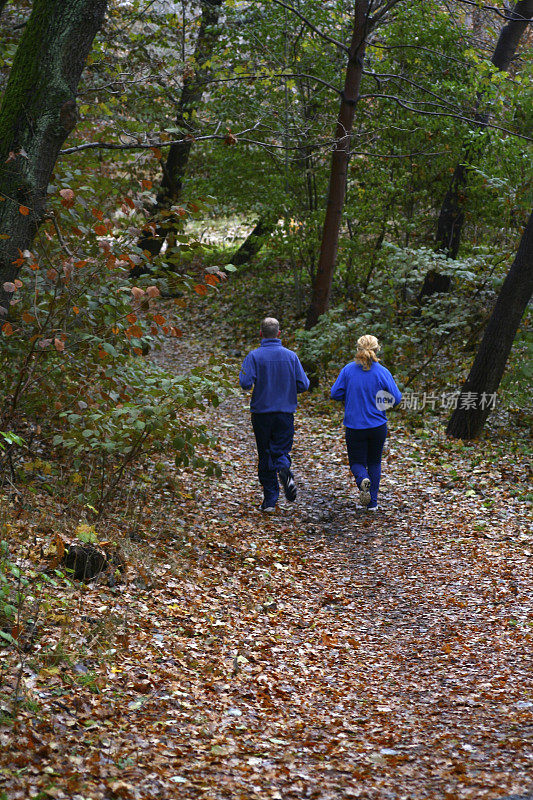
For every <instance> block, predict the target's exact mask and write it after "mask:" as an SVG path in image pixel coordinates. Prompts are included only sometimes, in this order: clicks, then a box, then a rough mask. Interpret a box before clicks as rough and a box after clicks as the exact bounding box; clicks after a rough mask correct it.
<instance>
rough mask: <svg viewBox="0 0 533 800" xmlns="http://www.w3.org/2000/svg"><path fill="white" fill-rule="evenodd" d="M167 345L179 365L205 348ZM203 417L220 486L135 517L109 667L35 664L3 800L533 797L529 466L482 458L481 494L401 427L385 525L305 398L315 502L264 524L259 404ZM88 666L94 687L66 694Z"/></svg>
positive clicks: (106, 609)
mask: <svg viewBox="0 0 533 800" xmlns="http://www.w3.org/2000/svg"><path fill="white" fill-rule="evenodd" d="M172 346H173V347H175V348H176V350H175V352H174V353H172V352H167V353H166V354H165V358H166V359H167V361H168V362H169V363H170V364H172V363H173V361H174V362H175V363H176V364H179V365H180V366H181V367H183V365H184V363H186V362H187V361H188V362H189V363H190V364H193V363H198V360H199V359H201V357H202V356H201V353H200V351H199V350H196V349H195V348H194V346H193V345H192V344H190V340H189V344H187V338H186V337H185V338H184V340H180V341H179V342H175V343H174V344H173V345H172ZM187 348H189V351H187ZM235 366H236V368H237V362H235ZM206 416H207V418H208V420H209V423H208V424H209V426H210V427H211V428H212V429H213V430H215V429H216V432H217V433H218V434H219V437H220V441H219V450H218V453H217V460H218V461H219V463H220V464H221V466H222V467H223V477H222V478H221V479H220V480H218V481H214V480H213V479H205V478H202V479H199V478H197V477H196V478H193V477H192V476H190V475H189V476H184V477H183V479H182V480H183V481H184V482H183V483H181V484H180V491H178V492H176V491H173V490H172V489H169V490H168V491H167V490H165V491H162V493H161V494H160V495H159V496H158V497H155V498H154V500H153V502H152V503H150V504H147V506H146V507H145V508H144V510H143V513H142V515H141V516H140V517H139V520H138V526H139V531H140V533H139V534H138V536H137V539H141V541H140V542H139V543H138V544H137V545H136V546H135V547H136V553H137V555H136V557H137V558H138V561H137V562H136V563H137V567H136V569H135V571H134V574H133V572H132V574H130V576H129V579H128V580H127V581H125V582H124V583H123V584H122V585H119V586H116V587H111V588H109V587H103V586H102V587H98V588H97V589H91V590H89V591H88V592H87V593H86V594H85V596H84V604H85V608H84V616H85V618H86V617H87V615H89V617H91V615H92V618H93V621H94V620H96V621H97V618H98V616H99V614H100V615H101V614H106V615H108V617H107V619H109V620H112V621H113V620H114V624H115V628H116V630H115V633H114V639H113V641H112V646H111V647H110V649H109V650H107V651H105V652H104V655H103V657H102V655H99V656H96V649H95V648H94V649H93V650H91V646H90V642H89V645H88V651H87V653H86V655H85V656H84V658H83V660H82V661H81V662H80V663H79V664H74V665H70V666H68V667H62V668H61V669H60V670H57V671H56V672H55V673H54V672H53V671H52V670H49V674H48V675H47V676H45V678H46V680H45V679H43V677H42V675H40V674H39V675H36V676H32V675H28V676H27V678H26V684H27V687H28V688H29V689H32V691H33V692H34V695H35V697H36V698H38V700H39V702H40V703H41V704H44V706H45V707H46V709H47V714H48V716H47V717H42V718H38V719H36V720H35V719H34V720H31V719H30V716H29V715H24V714H23V715H22V716H21V718H20V719H19V721H18V722H17V726H18V727H17V729H16V730H17V737H16V739H15V740H13V738H11V737H10V734H8V733H2V734H1V736H2V743H3V745H4V747H5V746H6V745H7V746H8V747H9V748H10V751H11V755H12V756H13V755H14V759H15V764H16V765H17V769H18V772H17V774H15V773H11V774H9V775H8V776H7V777H8V783H7V785H8V790H7V796H8V797H9V798H22V797H27V796H37V791H44V792H45V793H46V794H43V795H39V796H42V797H45V796H50V797H58V798H63V797H68V798H73V800H82V798H102V799H104V798H106V799H107V798H114V797H125V798H139V799H140V800H145V798H184V799H185V800H189V799H190V800H193V798H205V800H219V798H220V799H222V798H231V800H237V799H238V800H241V799H242V800H248V799H249V798H264V799H265V800H267V798H268V799H269V800H270V799H272V800H275V799H276V798H277V799H278V800H285V798H317V800H329V798H332V799H333V798H335V799H336V798H345V797H346V798H349V797H362V798H369V799H370V798H372V799H374V798H375V800H382V798H383V799H384V798H387V799H388V798H391V800H392V799H394V800H396V799H397V800H400V798H409V799H411V798H434V799H435V800H437V798H438V799H439V800H441V798H450V800H451V798H463V797H464V798H476V800H477V798H500V797H501V798H503V797H511V796H512V797H514V798H519V797H520V798H525V797H529V796H531V792H532V791H533V786H532V781H531V770H532V763H531V754H532V750H533V748H532V745H533V741H532V738H533V737H532V733H533V732H532V727H531V722H532V711H533V694H532V686H531V668H532V666H533V665H532V659H531V627H530V625H531V617H530V616H529V617H528V615H530V612H531V589H532V586H531V570H530V566H528V565H530V563H531V562H530V556H531V549H530V548H531V538H529V537H528V535H527V530H526V520H525V515H524V512H523V511H522V510H521V509H523V508H525V506H524V504H522V503H519V502H518V501H517V500H516V499H515V498H512V497H510V495H509V493H508V487H509V483H510V481H511V480H512V478H513V474H514V473H513V470H518V471H519V470H520V469H521V467H520V465H519V464H513V463H512V461H511V459H510V460H509V463H508V464H505V465H498V467H496V465H492V466H481V467H479V483H480V486H486V487H487V488H486V490H485V491H484V492H481V493H480V494H475V495H474V496H471V495H469V496H468V497H465V481H466V475H465V476H464V480H463V479H461V476H460V475H459V477H457V476H455V477H450V474H449V472H450V468H451V467H450V465H449V464H447V462H446V457H445V456H444V457H443V459H441V462H439V460H438V458H437V455H436V452H437V449H436V446H434V443H431V442H430V443H425V442H424V440H421V439H417V438H415V437H414V436H413V435H411V434H409V433H407V432H406V431H405V430H402V429H401V428H400V427H399V425H398V423H397V422H395V420H394V418H393V420H392V426H391V427H392V435H391V437H390V438H389V440H388V443H387V446H386V447H387V450H386V458H385V464H384V478H383V494H382V496H381V507H382V510H381V513H379V514H378V515H376V516H375V517H374V516H370V515H369V514H367V513H366V512H363V511H360V510H357V508H356V502H355V493H354V491H353V486H352V484H351V482H350V479H349V473H348V470H347V468H346V463H345V455H344V442H343V438H342V429H341V427H340V425H339V424H337V422H335V424H333V423H332V421H331V418H330V416H328V415H326V414H322V413H320V403H319V402H318V401H317V400H316V398H306V399H304V401H303V403H302V407H301V409H300V411H299V413H298V416H297V434H296V445H295V448H294V451H293V456H294V465H295V471H296V475H297V479H298V485H299V496H298V500H297V502H296V503H295V504H294V505H289V504H286V503H284V502H283V503H281V504H280V508H279V511H278V513H277V514H276V515H274V516H271V517H270V516H268V517H265V516H263V515H262V514H260V512H259V511H258V510H257V508H258V503H259V499H260V497H259V492H258V486H257V483H256V478H255V450H254V446H253V440H252V435H251V430H250V425H249V417H248V412H247V411H246V399H245V397H239V396H235V397H232V398H230V399H229V400H228V401H226V402H225V403H223V404H222V406H220V407H219V408H218V409H216V410H214V409H212V410H209V411H208V412H207V414H206ZM339 419H340V417H339ZM437 444H438V443H437ZM465 463H466V462H465ZM465 469H466V468H465ZM491 470H492V472H491ZM502 470H503V472H502ZM505 470H507V472H506V471H505ZM504 476H506V477H504ZM493 490H494V491H493ZM487 492H489V493H491V494H490V496H491V498H492V501H493V502H492V503H491V504H484V502H483V498H484V497H485V498H486V497H487ZM130 535H131V532H130ZM131 558H132V560H133V558H134V557H133V556H132V557H131ZM528 559H529V561H528ZM91 603H92V604H93V608H94V611H91V610H89V611H88V610H87V608H88V607H89V608H90V604H91ZM82 624H83V620H82V621H79V620H74V619H73V621H72V628H73V630H77V631H78V634H79V631H80V630H81V628H80V627H79V626H82ZM77 626H78V627H77ZM106 636H111V634H109V632H108V633H107V634H106ZM110 641H111V640H110ZM91 653H92V655H91ZM76 669H77V670H78V672H80V671H81V672H82V673H83V670H85V672H87V670H88V669H89V670H90V672H91V674H95V675H96V676H97V677H96V678H95V685H94V686H93V687H92V690H91V691H89V689H90V688H91V687H89V686H85V687H83V686H80V685H76V684H74V683H72V682H70V683H69V681H68V680H67V678H68V675H69V674H70V673H75V672H76ZM95 687H96V688H95ZM36 751H38V752H39V753H40V755H39V757H38V758H36V757H35V755H34V753H35V752H36ZM4 776H6V773H5V772H4Z"/></svg>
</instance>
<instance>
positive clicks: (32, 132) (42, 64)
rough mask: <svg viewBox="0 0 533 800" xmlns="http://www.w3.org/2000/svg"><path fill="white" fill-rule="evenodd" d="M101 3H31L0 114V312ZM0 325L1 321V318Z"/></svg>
mask: <svg viewBox="0 0 533 800" xmlns="http://www.w3.org/2000/svg"><path fill="white" fill-rule="evenodd" d="M106 5H107V0H34V3H33V8H32V12H31V15H30V18H29V20H28V23H27V25H26V27H25V29H24V33H23V35H22V38H21V40H20V44H19V46H18V48H17V51H16V53H15V58H14V60H13V66H12V67H11V71H10V73H9V79H8V82H7V86H6V90H5V93H4V97H3V100H2V105H1V107H0V164H2V170H1V171H0V198H1V200H2V202H0V234H2V237H7V238H0V307H1V312H0V313H1V314H2V315H3V317H4V318H5V316H6V315H7V311H8V309H9V302H10V298H11V295H12V292H11V291H9V289H5V288H4V284H5V283H6V282H12V281H13V280H14V279H15V277H16V275H17V272H18V269H19V267H18V266H17V262H18V260H19V258H20V254H21V251H24V250H27V249H29V248H30V247H31V245H32V242H33V239H34V237H35V234H36V232H37V228H38V227H39V225H40V223H41V221H42V218H43V214H44V211H45V206H46V190H47V187H48V183H49V180H50V176H51V174H52V170H53V168H54V164H55V162H56V159H57V156H58V153H59V150H60V149H61V146H62V144H63V142H64V141H65V139H66V137H67V136H68V134H69V133H70V132H71V131H72V129H73V128H74V127H75V125H76V91H77V86H78V82H79V79H80V76H81V73H82V71H83V68H84V66H85V62H86V59H87V56H88V54H89V51H90V49H91V46H92V42H93V39H94V37H95V35H96V33H97V31H98V29H99V28H100V26H101V24H102V21H103V19H104V15H105V11H106ZM0 321H1V317H0Z"/></svg>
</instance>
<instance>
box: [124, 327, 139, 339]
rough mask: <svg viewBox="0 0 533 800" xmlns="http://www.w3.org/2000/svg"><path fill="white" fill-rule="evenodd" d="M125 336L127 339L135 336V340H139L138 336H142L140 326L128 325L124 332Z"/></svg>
mask: <svg viewBox="0 0 533 800" xmlns="http://www.w3.org/2000/svg"><path fill="white" fill-rule="evenodd" d="M126 335H127V336H128V337H130V336H135V338H137V339H138V338H139V336H142V335H143V329H142V328H141V326H140V325H130V327H129V328H128V329H127V330H126Z"/></svg>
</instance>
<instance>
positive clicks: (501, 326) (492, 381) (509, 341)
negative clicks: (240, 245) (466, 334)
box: [446, 212, 533, 439]
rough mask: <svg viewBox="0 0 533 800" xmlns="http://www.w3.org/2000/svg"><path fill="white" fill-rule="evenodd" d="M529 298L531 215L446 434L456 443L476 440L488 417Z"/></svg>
mask: <svg viewBox="0 0 533 800" xmlns="http://www.w3.org/2000/svg"><path fill="white" fill-rule="evenodd" d="M532 294H533V212H532V214H531V215H530V217H529V221H528V223H527V225H526V228H525V230H524V233H523V235H522V238H521V240H520V245H519V247H518V252H517V254H516V257H515V259H514V261H513V264H512V266H511V269H510V270H509V272H508V274H507V277H506V278H505V281H504V282H503V285H502V288H501V291H500V294H499V295H498V299H497V301H496V305H495V306H494V310H493V312H492V314H491V317H490V319H489V321H488V323H487V327H486V328H485V333H484V335H483V339H482V341H481V344H480V346H479V350H478V352H477V355H476V357H475V359H474V363H473V364H472V369H471V370H470V374H469V375H468V378H467V379H466V382H465V384H464V386H463V388H462V390H461V393H460V397H459V402H458V404H457V408H456V410H455V411H454V412H453V414H452V416H451V418H450V421H449V423H448V427H447V428H446V433H447V434H448V436H453V437H455V438H457V439H474V438H475V437H476V436H478V435H479V434H480V433H481V431H482V429H483V426H484V424H485V422H486V419H487V417H488V415H489V413H490V406H491V402H490V399H489V398H490V395H493V394H494V393H495V392H496V391H497V389H498V387H499V385H500V381H501V379H502V376H503V373H504V370H505V365H506V363H507V359H508V357H509V353H510V352H511V347H512V345H513V341H514V338H515V336H516V332H517V330H518V327H519V325H520V321H521V319H522V316H523V314H524V311H525V310H526V307H527V304H528V303H529V301H530V299H531V295H532Z"/></svg>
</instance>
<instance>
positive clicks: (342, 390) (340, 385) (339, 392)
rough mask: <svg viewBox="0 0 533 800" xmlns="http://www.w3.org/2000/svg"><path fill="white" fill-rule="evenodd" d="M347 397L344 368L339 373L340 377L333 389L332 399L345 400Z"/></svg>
mask: <svg viewBox="0 0 533 800" xmlns="http://www.w3.org/2000/svg"><path fill="white" fill-rule="evenodd" d="M345 395H346V379H345V373H344V367H343V368H342V369H341V371H340V373H339V377H338V378H337V380H336V381H335V383H334V384H333V386H332V387H331V399H332V400H344V397H345Z"/></svg>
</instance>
